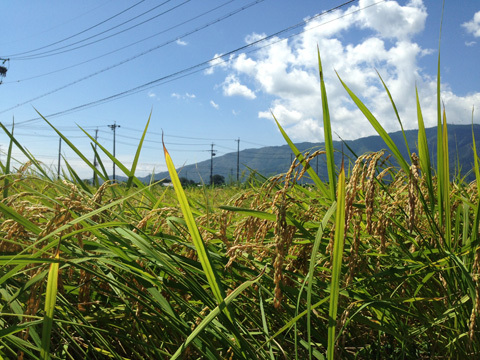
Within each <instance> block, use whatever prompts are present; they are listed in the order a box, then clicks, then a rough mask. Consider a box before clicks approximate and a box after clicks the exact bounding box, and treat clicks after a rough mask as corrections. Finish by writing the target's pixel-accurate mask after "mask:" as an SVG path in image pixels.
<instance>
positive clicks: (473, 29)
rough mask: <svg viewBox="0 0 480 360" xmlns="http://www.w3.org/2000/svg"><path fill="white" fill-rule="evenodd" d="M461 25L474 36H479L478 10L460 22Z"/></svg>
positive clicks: (479, 14) (479, 21)
mask: <svg viewBox="0 0 480 360" xmlns="http://www.w3.org/2000/svg"><path fill="white" fill-rule="evenodd" d="M462 26H463V27H464V28H465V29H466V30H467V32H468V33H470V34H472V35H473V36H475V37H480V11H477V12H476V13H475V15H473V19H472V20H470V21H468V22H466V23H464V24H462Z"/></svg>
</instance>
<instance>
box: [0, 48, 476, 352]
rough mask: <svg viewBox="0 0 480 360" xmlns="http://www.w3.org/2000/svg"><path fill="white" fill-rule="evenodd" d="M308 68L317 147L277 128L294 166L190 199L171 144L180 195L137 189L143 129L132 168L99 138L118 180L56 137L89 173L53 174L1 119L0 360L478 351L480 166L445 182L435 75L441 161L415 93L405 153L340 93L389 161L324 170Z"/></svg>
mask: <svg viewBox="0 0 480 360" xmlns="http://www.w3.org/2000/svg"><path fill="white" fill-rule="evenodd" d="M318 59H319V70H320V72H319V75H320V87H321V93H322V105H323V121H324V129H325V149H322V151H316V152H314V153H311V154H308V153H307V154H301V153H299V152H298V150H296V148H295V145H294V144H293V143H292V142H291V141H290V139H289V138H288V136H287V134H286V133H285V132H284V131H283V129H282V128H281V127H280V126H279V130H280V131H281V132H282V134H283V135H284V137H285V140H286V142H287V143H288V144H289V145H290V146H291V148H292V150H293V151H294V153H295V155H296V158H295V161H294V162H293V163H292V166H291V167H290V170H289V171H288V172H287V173H285V174H279V175H278V176H275V177H273V178H269V179H264V178H261V177H259V176H258V177H251V178H250V180H249V181H248V182H247V183H245V184H241V185H238V186H230V187H221V188H219V187H205V186H204V187H189V188H188V189H186V190H184V189H183V188H182V186H181V182H180V179H179V178H178V175H177V173H176V171H175V167H174V164H173V162H172V160H171V158H170V155H169V153H168V151H167V149H165V160H166V163H167V166H168V168H169V171H170V176H171V180H172V182H173V184H174V187H173V188H171V187H167V188H165V187H161V186H158V185H155V184H149V185H145V184H143V183H141V182H140V181H139V180H138V179H137V178H136V177H135V168H136V164H137V162H138V159H139V155H140V151H141V148H142V143H143V137H142V139H141V141H140V144H139V146H138V151H137V153H136V155H135V158H134V162H133V166H132V168H130V169H129V168H126V167H125V166H124V165H123V164H121V163H120V162H119V161H118V160H117V159H115V158H114V157H113V156H112V155H111V154H110V153H109V152H108V150H106V149H105V148H103V147H102V146H101V144H98V147H99V149H100V150H99V151H102V152H103V153H104V154H105V155H106V156H108V157H109V159H111V160H112V161H115V163H116V164H117V166H118V167H119V169H121V170H122V171H123V172H124V173H125V175H126V176H127V177H128V181H127V182H126V183H122V184H118V183H117V184H115V183H112V182H110V181H108V176H107V173H106V171H105V167H104V166H103V164H102V163H101V161H100V166H99V167H98V169H97V168H95V167H94V166H93V164H92V163H91V162H89V160H88V159H87V158H86V157H85V156H84V155H83V154H81V153H80V152H79V151H78V150H77V149H76V147H75V145H74V144H73V143H71V142H70V141H69V140H68V139H67V138H66V137H65V136H63V135H62V134H61V133H60V132H58V133H59V135H60V136H61V137H62V138H63V140H64V141H65V142H66V143H67V144H69V146H70V147H71V148H72V149H73V150H75V151H76V152H77V154H78V155H79V156H80V157H82V158H83V159H84V161H85V163H86V164H88V165H89V166H90V167H91V168H92V170H94V171H96V177H97V180H98V181H97V182H96V184H93V185H87V184H86V183H85V182H84V181H82V180H81V179H80V178H79V176H78V175H77V173H76V172H75V170H74V169H73V168H72V167H70V166H69V165H68V163H67V170H68V173H66V174H65V176H64V178H65V179H64V180H57V179H56V176H54V175H52V174H50V173H49V172H48V171H46V170H45V169H44V168H43V167H42V165H41V164H40V163H39V162H38V161H37V160H36V159H35V158H34V157H33V156H32V155H31V154H30V153H29V152H28V151H27V150H26V149H25V148H24V147H23V146H22V145H21V144H19V143H18V142H17V141H16V140H15V137H14V135H13V129H12V130H9V129H6V128H5V127H3V126H2V127H3V130H4V131H5V132H6V133H7V134H9V135H10V139H11V142H10V147H9V150H8V154H7V157H6V161H5V162H4V163H2V165H1V166H2V171H3V174H2V176H1V178H0V184H1V195H2V200H1V202H0V212H1V223H0V264H1V272H0V284H1V286H0V312H1V317H0V357H2V358H6V359H14V358H18V359H49V358H52V359H118V360H120V359H176V358H179V359H180V358H181V359H334V358H335V359H478V358H479V356H480V325H479V323H480V319H479V318H478V317H479V311H480V246H479V236H478V229H479V220H480V217H479V215H480V199H479V197H478V187H479V185H480V169H479V166H478V159H477V157H476V155H475V164H474V168H473V169H472V171H473V172H474V173H475V176H476V180H475V181H474V182H471V183H467V182H465V181H464V180H463V179H462V178H460V177H457V178H455V179H454V180H453V181H451V174H450V169H449V166H448V164H449V161H448V157H449V153H448V146H446V145H445V144H447V143H448V142H447V140H448V127H447V122H446V115H445V111H444V110H443V109H442V108H441V102H440V76H439V75H440V74H438V89H437V90H438V119H437V123H438V134H439V136H438V144H437V147H436V151H437V153H436V157H435V158H436V159H437V163H436V164H432V163H431V161H430V159H431V158H433V154H431V152H430V151H429V149H428V146H427V141H426V140H427V139H426V137H425V127H424V123H423V118H422V112H421V104H420V99H419V95H418V94H417V97H416V98H417V109H418V112H417V113H418V126H419V130H418V142H417V143H416V144H407V146H409V147H410V150H411V153H410V154H411V156H410V157H409V158H404V157H403V156H402V155H401V154H400V152H399V151H398V148H397V145H396V144H395V143H393V142H392V141H391V139H390V137H389V136H388V134H387V133H386V132H385V130H384V129H383V128H382V126H381V125H380V123H379V122H378V121H377V119H376V118H375V117H374V116H373V115H372V114H371V113H370V112H369V110H368V109H367V108H366V107H365V106H364V104H363V103H362V102H361V100H360V99H359V98H358V97H357V96H356V95H355V94H353V93H352V92H351V91H350V89H349V88H348V85H347V84H343V85H344V87H345V90H346V91H347V92H348V94H349V95H350V97H351V99H352V100H353V101H354V102H355V103H356V104H357V106H358V107H359V109H360V110H361V111H362V112H363V113H364V114H365V117H366V119H367V121H368V122H369V123H370V124H371V125H372V126H373V127H374V128H375V129H376V131H377V132H378V134H379V135H381V136H382V138H383V139H384V141H385V144H386V151H382V152H378V153H367V154H359V156H358V158H357V159H355V160H354V161H352V162H348V163H347V161H345V163H344V164H342V166H341V167H340V168H336V167H335V165H334V161H333V154H334V151H338V149H337V150H334V149H333V146H332V129H331V124H330V116H329V111H330V110H329V108H328V101H327V89H326V88H325V84H324V81H323V73H322V67H321V61H320V54H319V55H318ZM339 79H340V78H339ZM340 81H341V79H340ZM385 90H386V91H387V92H388V89H387V88H386V87H385ZM388 94H389V95H390V93H389V92H388ZM390 98H391V97H390ZM392 105H393V109H394V111H395V112H396V108H395V106H394V102H393V99H392ZM397 115H398V113H397ZM398 119H399V121H400V118H399V117H398ZM45 121H47V122H48V119H45ZM147 128H148V123H147V126H146V128H145V132H146V131H147ZM472 134H473V132H472ZM86 135H87V136H90V135H88V134H86ZM144 136H145V133H144ZM472 137H473V135H472ZM90 138H91V140H92V143H93V142H94V141H95V140H94V139H93V138H92V137H91V136H90ZM14 146H16V147H17V148H19V149H20V150H21V151H23V152H24V154H25V155H26V156H27V157H28V158H29V161H28V162H27V163H25V164H24V165H23V166H22V167H20V168H17V169H13V168H12V164H11V161H12V159H11V154H12V148H13V147H14ZM472 146H475V141H474V139H472ZM474 153H475V154H476V153H477V152H476V149H474ZM317 156H320V157H325V158H326V160H327V164H328V181H322V180H320V178H319V177H318V175H317V174H315V172H314V170H313V168H312V167H310V166H309V163H310V162H311V161H312V160H313V159H315V158H316V157H317ZM392 159H395V161H394V162H393V161H391V160H392ZM99 160H100V158H99ZM392 163H394V164H396V165H392ZM302 177H308V178H309V179H310V180H309V181H310V182H311V184H312V185H311V186H300V185H299V181H300V179H301V178H302ZM67 179H69V180H67Z"/></svg>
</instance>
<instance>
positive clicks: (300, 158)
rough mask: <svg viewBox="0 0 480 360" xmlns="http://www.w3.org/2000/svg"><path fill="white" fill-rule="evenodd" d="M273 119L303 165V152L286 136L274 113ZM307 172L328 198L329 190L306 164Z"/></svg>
mask: <svg viewBox="0 0 480 360" xmlns="http://www.w3.org/2000/svg"><path fill="white" fill-rule="evenodd" d="M272 116H273V119H274V120H275V123H276V124H277V127H278V129H279V130H280V133H281V134H282V136H283V138H284V139H285V141H286V142H287V144H288V146H290V149H292V151H293V153H294V154H295V157H296V158H297V160H298V161H299V162H300V163H301V164H302V165H303V166H305V157H304V156H303V154H302V153H301V152H300V151H299V150H298V149H297V147H296V146H295V144H294V143H293V142H292V140H290V138H289V137H288V135H287V133H286V132H285V130H283V128H282V126H281V125H280V123H279V122H278V121H277V118H276V117H275V115H273V114H272ZM307 166H308V167H307V172H308V174H309V175H310V177H311V178H312V180H313V182H314V183H315V185H316V186H317V187H318V189H319V190H320V191H321V192H322V194H323V195H324V196H325V197H327V198H329V197H330V193H329V191H328V190H327V188H326V187H325V184H324V183H323V181H322V180H321V179H320V178H319V177H318V175H317V173H315V171H314V170H313V169H312V167H311V166H310V165H307Z"/></svg>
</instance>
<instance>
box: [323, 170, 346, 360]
mask: <svg viewBox="0 0 480 360" xmlns="http://www.w3.org/2000/svg"><path fill="white" fill-rule="evenodd" d="M337 191H338V192H337V209H336V214H335V236H334V241H335V242H334V245H333V263H332V279H331V285H330V306H329V310H328V346H327V359H329V360H333V359H334V356H335V341H336V334H335V327H336V325H337V309H338V298H339V295H340V294H339V293H340V275H341V272H342V257H343V245H344V241H345V239H344V232H345V171H344V169H343V164H342V169H341V170H340V174H339V175H338V186H337Z"/></svg>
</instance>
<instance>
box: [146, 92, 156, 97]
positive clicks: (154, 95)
mask: <svg viewBox="0 0 480 360" xmlns="http://www.w3.org/2000/svg"><path fill="white" fill-rule="evenodd" d="M147 96H148V97H149V98H154V97H157V94H155V93H154V92H151V91H149V92H148V94H147Z"/></svg>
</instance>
